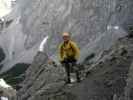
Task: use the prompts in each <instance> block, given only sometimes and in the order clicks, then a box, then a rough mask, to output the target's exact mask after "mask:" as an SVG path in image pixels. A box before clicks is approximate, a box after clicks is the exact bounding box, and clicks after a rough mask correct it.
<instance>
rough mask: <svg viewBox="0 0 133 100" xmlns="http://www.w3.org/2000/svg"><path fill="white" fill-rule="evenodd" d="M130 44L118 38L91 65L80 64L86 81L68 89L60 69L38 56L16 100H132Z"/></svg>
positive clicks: (131, 52)
mask: <svg viewBox="0 0 133 100" xmlns="http://www.w3.org/2000/svg"><path fill="white" fill-rule="evenodd" d="M132 43H133V38H130V37H128V36H127V37H124V38H120V39H119V40H118V41H117V42H116V43H115V45H113V46H112V47H111V48H110V49H109V50H108V51H104V53H103V55H102V57H101V59H100V60H98V61H97V62H96V63H95V65H94V64H92V65H87V64H86V65H84V64H83V66H84V67H85V69H84V72H85V71H86V77H84V80H83V81H82V82H81V83H74V84H73V85H72V86H68V85H66V84H64V80H65V75H64V70H63V67H60V66H54V65H48V64H47V62H46V61H47V60H46V58H47V57H46V56H45V54H43V53H38V55H37V56H36V57H35V60H34V62H33V64H32V65H31V66H30V68H29V69H28V70H27V72H26V78H25V81H24V82H23V84H22V89H21V90H20V91H19V93H18V99H17V100H132V95H133V94H132V88H133V87H132V82H133V77H132V63H133V48H132ZM88 62H89V60H88ZM87 68H90V69H89V70H88V71H87Z"/></svg>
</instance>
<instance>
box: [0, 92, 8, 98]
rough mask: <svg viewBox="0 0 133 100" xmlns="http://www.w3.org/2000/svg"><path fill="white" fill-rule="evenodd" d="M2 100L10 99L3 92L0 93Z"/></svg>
mask: <svg viewBox="0 0 133 100" xmlns="http://www.w3.org/2000/svg"><path fill="white" fill-rule="evenodd" d="M0 100H8V98H7V97H5V96H4V92H3V91H2V90H1V91H0Z"/></svg>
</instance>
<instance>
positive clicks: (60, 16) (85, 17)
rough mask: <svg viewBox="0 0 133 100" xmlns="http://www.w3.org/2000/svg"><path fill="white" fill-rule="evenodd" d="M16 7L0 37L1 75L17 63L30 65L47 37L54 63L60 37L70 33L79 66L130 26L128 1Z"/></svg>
mask: <svg viewBox="0 0 133 100" xmlns="http://www.w3.org/2000/svg"><path fill="white" fill-rule="evenodd" d="M17 3H18V5H17V6H16V7H15V8H14V9H13V11H12V13H11V14H10V15H9V16H7V17H6V18H5V19H6V20H8V19H12V20H13V22H12V23H11V25H10V26H8V27H5V30H4V31H3V32H2V33H1V34H0V46H1V48H3V49H4V53H5V54H6V58H5V59H4V61H2V63H1V64H2V65H4V67H3V68H2V70H1V73H2V72H5V71H7V70H9V69H10V68H11V67H12V66H14V65H15V64H17V63H28V64H29V63H31V62H32V60H33V57H34V56H35V55H36V53H37V51H38V48H39V46H40V43H41V41H42V40H43V39H44V38H45V37H46V36H49V40H48V43H47V49H48V54H49V56H51V57H52V58H53V59H54V60H55V61H57V59H56V53H57V45H58V43H59V42H60V41H61V37H60V35H61V33H62V32H64V31H68V32H70V33H72V37H73V38H74V40H75V41H77V42H78V44H79V46H80V48H81V49H82V50H81V51H82V52H81V59H80V62H82V61H83V60H84V58H85V57H86V55H88V54H91V53H92V52H93V53H97V54H98V55H97V57H99V56H100V54H101V52H102V51H103V50H105V49H107V48H109V47H110V46H111V45H112V44H113V43H114V42H115V41H116V40H117V39H118V37H122V36H124V35H125V33H126V32H125V31H127V30H128V27H127V26H128V25H132V22H131V21H130V20H132V12H133V11H132V9H131V8H132V0H104V1H103V0H102V1H99V0H76V1H75V0H56V1H55V0H39V1H37V0H26V1H23V0H19V1H18V2H17ZM7 37H10V38H7ZM45 49H46V48H45Z"/></svg>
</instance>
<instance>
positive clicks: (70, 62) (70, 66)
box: [62, 59, 80, 83]
mask: <svg viewBox="0 0 133 100" xmlns="http://www.w3.org/2000/svg"><path fill="white" fill-rule="evenodd" d="M76 62H77V61H76V60H75V59H66V60H64V61H63V62H62V64H63V66H64V67H65V70H66V74H67V83H71V80H70V73H71V72H75V73H76V78H77V82H80V77H79V71H78V68H77V66H76Z"/></svg>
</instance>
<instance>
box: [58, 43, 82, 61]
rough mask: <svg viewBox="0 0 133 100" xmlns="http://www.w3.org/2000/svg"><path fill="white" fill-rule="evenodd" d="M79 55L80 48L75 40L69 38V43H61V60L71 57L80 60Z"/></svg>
mask: <svg viewBox="0 0 133 100" xmlns="http://www.w3.org/2000/svg"><path fill="white" fill-rule="evenodd" d="M79 55H80V50H79V48H78V46H77V44H76V43H75V42H73V41H71V40H69V41H68V42H67V43H65V42H63V43H61V44H60V45H59V59H60V61H64V60H65V59H71V58H74V59H75V60H78V58H79Z"/></svg>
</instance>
